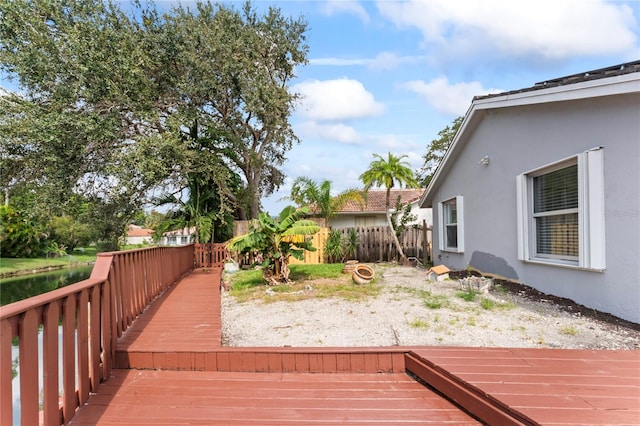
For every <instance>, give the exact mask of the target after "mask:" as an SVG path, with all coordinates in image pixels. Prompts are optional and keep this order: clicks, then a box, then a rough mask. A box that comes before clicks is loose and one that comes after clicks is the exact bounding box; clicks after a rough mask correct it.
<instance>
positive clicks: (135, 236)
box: [126, 225, 153, 245]
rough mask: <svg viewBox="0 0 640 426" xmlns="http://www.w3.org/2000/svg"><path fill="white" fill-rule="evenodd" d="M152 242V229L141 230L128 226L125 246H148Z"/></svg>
mask: <svg viewBox="0 0 640 426" xmlns="http://www.w3.org/2000/svg"><path fill="white" fill-rule="evenodd" d="M152 242H153V229H147V228H143V227H142V226H138V225H129V229H128V230H127V238H126V244H129V245H134V244H150V243H152Z"/></svg>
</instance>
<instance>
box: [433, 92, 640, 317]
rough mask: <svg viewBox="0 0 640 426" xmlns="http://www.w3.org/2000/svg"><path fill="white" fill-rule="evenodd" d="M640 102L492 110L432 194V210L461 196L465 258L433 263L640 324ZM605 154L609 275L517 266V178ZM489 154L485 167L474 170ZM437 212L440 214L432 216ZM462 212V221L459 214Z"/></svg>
mask: <svg viewBox="0 0 640 426" xmlns="http://www.w3.org/2000/svg"><path fill="white" fill-rule="evenodd" d="M638 123H640V95H638V94H637V93H635V94H627V95H618V96H608V97H600V98H596V99H593V98H591V99H584V100H575V101H564V102H556V103H548V104H540V105H526V106H519V107H509V108H503V109H493V110H488V111H486V113H485V116H484V117H483V119H482V120H481V121H480V123H479V125H478V127H477V128H475V130H474V131H473V133H471V135H470V136H469V138H470V139H469V140H467V141H466V143H465V145H464V146H463V147H462V148H461V151H460V152H459V153H458V156H457V157H456V159H455V162H454V163H453V164H452V166H451V169H450V170H449V171H448V172H447V174H446V176H442V177H441V179H440V180H439V186H438V187H437V188H435V191H434V193H433V198H432V205H433V207H434V209H435V207H436V205H437V203H438V202H442V201H446V200H448V199H451V198H452V197H455V196H459V195H462V196H463V200H464V204H463V213H462V214H463V223H464V231H463V232H464V235H463V238H464V252H463V253H453V252H447V251H443V250H442V249H441V247H440V241H439V238H438V235H439V227H440V221H441V220H442V218H441V217H438V214H437V213H436V214H434V238H433V240H434V241H433V244H434V261H435V263H436V264H444V265H447V266H448V267H449V268H451V269H464V268H466V267H467V266H471V267H474V268H476V269H478V270H480V271H482V272H484V273H490V274H496V275H499V276H502V277H506V278H509V279H513V280H516V281H519V282H522V283H524V284H527V285H529V286H532V287H534V288H536V289H538V290H540V291H542V292H544V293H548V294H554V295H557V296H561V297H566V298H569V299H571V300H574V301H575V302H577V303H580V304H583V305H585V306H588V307H591V308H593V309H597V310H600V311H603V312H609V313H612V314H614V315H616V316H618V317H621V318H624V319H627V320H630V321H634V322H636V323H640V309H639V308H638V307H639V306H640V260H639V259H640V124H638ZM599 146H601V147H603V154H604V203H605V206H604V208H605V236H606V243H605V250H606V269H605V270H604V271H602V272H598V271H594V270H582V269H578V268H577V267H566V266H565V267H563V266H557V265H547V264H537V263H531V262H526V261H523V260H519V259H518V238H517V211H516V210H517V198H516V177H517V176H518V175H519V174H521V173H525V172H528V171H531V170H535V169H538V168H540V167H543V166H545V165H548V164H551V163H554V162H557V161H559V160H562V159H565V158H568V157H571V156H575V155H577V154H580V153H582V152H585V151H587V150H590V149H592V148H595V147H599ZM484 156H488V157H489V164H488V165H480V164H478V162H479V160H480V159H481V158H483V157H484ZM436 211H437V210H436ZM459 214H460V213H459Z"/></svg>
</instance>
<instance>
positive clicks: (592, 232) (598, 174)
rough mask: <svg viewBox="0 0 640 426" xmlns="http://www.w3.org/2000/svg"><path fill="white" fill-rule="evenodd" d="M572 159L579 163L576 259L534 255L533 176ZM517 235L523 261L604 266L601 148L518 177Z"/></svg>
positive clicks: (602, 267) (591, 267)
mask: <svg viewBox="0 0 640 426" xmlns="http://www.w3.org/2000/svg"><path fill="white" fill-rule="evenodd" d="M570 161H575V162H577V163H578V229H579V237H578V238H579V254H578V259H577V260H576V261H575V262H573V261H570V260H561V259H552V258H541V257H535V247H534V244H535V236H532V235H531V232H532V231H533V229H534V227H533V224H532V220H533V215H532V205H533V199H532V194H533V188H532V177H533V176H535V175H536V174H540V172H548V171H551V170H553V168H558V167H561V166H562V165H563V164H565V163H567V162H570ZM516 198H517V207H516V210H517V234H518V259H520V260H522V261H525V262H532V263H544V264H549V265H558V266H567V267H575V268H580V269H588V270H594V271H604V270H605V269H606V253H605V209H604V150H603V149H602V148H601V147H598V148H594V149H591V150H589V151H586V152H582V153H580V154H578V155H576V156H573V157H570V158H566V159H564V160H562V161H558V162H556V163H552V164H549V165H546V166H543V167H540V168H538V169H535V170H531V171H529V172H526V173H522V174H521V175H518V176H517V179H516Z"/></svg>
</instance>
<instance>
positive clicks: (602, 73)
mask: <svg viewBox="0 0 640 426" xmlns="http://www.w3.org/2000/svg"><path fill="white" fill-rule="evenodd" d="M633 72H640V60H638V61H633V62H625V63H624V64H618V65H613V66H610V67H606V68H600V69H597V70H592V71H586V72H581V73H577V74H572V75H568V76H565V77H559V78H554V79H551V80H545V81H541V82H538V83H536V84H534V85H533V86H531V87H526V88H524V89H518V90H511V91H507V92H500V93H491V94H488V95H480V96H475V97H474V98H473V100H474V101H475V100H478V99H488V98H495V97H499V96H505V95H512V94H516V93H524V92H531V91H534V90H541V89H548V88H550V87H558V86H566V85H569V84H575V83H582V82H584V81H590V80H598V79H600V78H607V77H614V76H618V75H623V74H630V73H633Z"/></svg>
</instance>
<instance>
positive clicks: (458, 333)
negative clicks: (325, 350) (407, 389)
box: [222, 264, 640, 349]
mask: <svg viewBox="0 0 640 426" xmlns="http://www.w3.org/2000/svg"><path fill="white" fill-rule="evenodd" d="M373 267H374V270H375V273H376V280H375V282H374V284H373V285H377V286H380V287H381V289H380V291H379V292H377V296H369V297H366V298H364V299H362V300H344V299H341V298H321V299H318V298H313V297H311V298H308V297H303V298H301V299H303V300H294V301H276V302H273V303H268V302H264V301H259V300H253V301H247V302H242V303H239V302H238V301H236V300H235V299H234V298H233V297H232V296H230V295H229V294H228V293H227V292H224V294H223V297H222V319H223V339H224V342H225V344H226V345H228V346H303V347H312V346H347V347H357V346H418V345H419V346H423V345H446V346H481V347H482V346H486V347H490V346H494V347H546V348H576V349H640V325H638V324H635V323H631V322H628V321H624V320H622V319H620V318H616V317H614V316H612V315H609V314H605V313H602V312H598V311H594V310H592V309H589V308H586V307H584V306H582V305H578V304H576V303H574V302H572V301H570V300H568V299H563V298H557V297H553V296H550V295H545V294H543V293H540V292H538V291H536V290H535V289H533V288H530V287H527V286H523V285H521V284H517V283H511V282H505V281H497V282H496V284H497V285H496V286H494V287H493V288H492V290H491V291H490V292H489V293H488V294H475V295H469V294H465V293H464V292H463V291H462V290H461V288H460V285H459V282H458V281H457V278H460V277H461V276H463V275H464V274H466V271H465V272H459V273H457V274H452V279H450V280H446V281H441V282H432V281H429V280H428V279H427V274H426V271H425V270H424V269H420V268H415V267H402V266H397V265H391V264H376V265H373ZM335 281H336V285H344V284H345V282H343V281H346V282H348V281H349V280H348V275H347V276H345V279H338V280H335ZM314 285H316V283H314V282H313V281H309V282H306V283H305V290H304V291H306V292H308V293H309V294H306V295H305V296H313V294H312V293H313V292H314ZM353 285H355V284H353ZM265 291H267V288H266V287H265ZM269 297H270V296H267V300H268V298H269Z"/></svg>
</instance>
